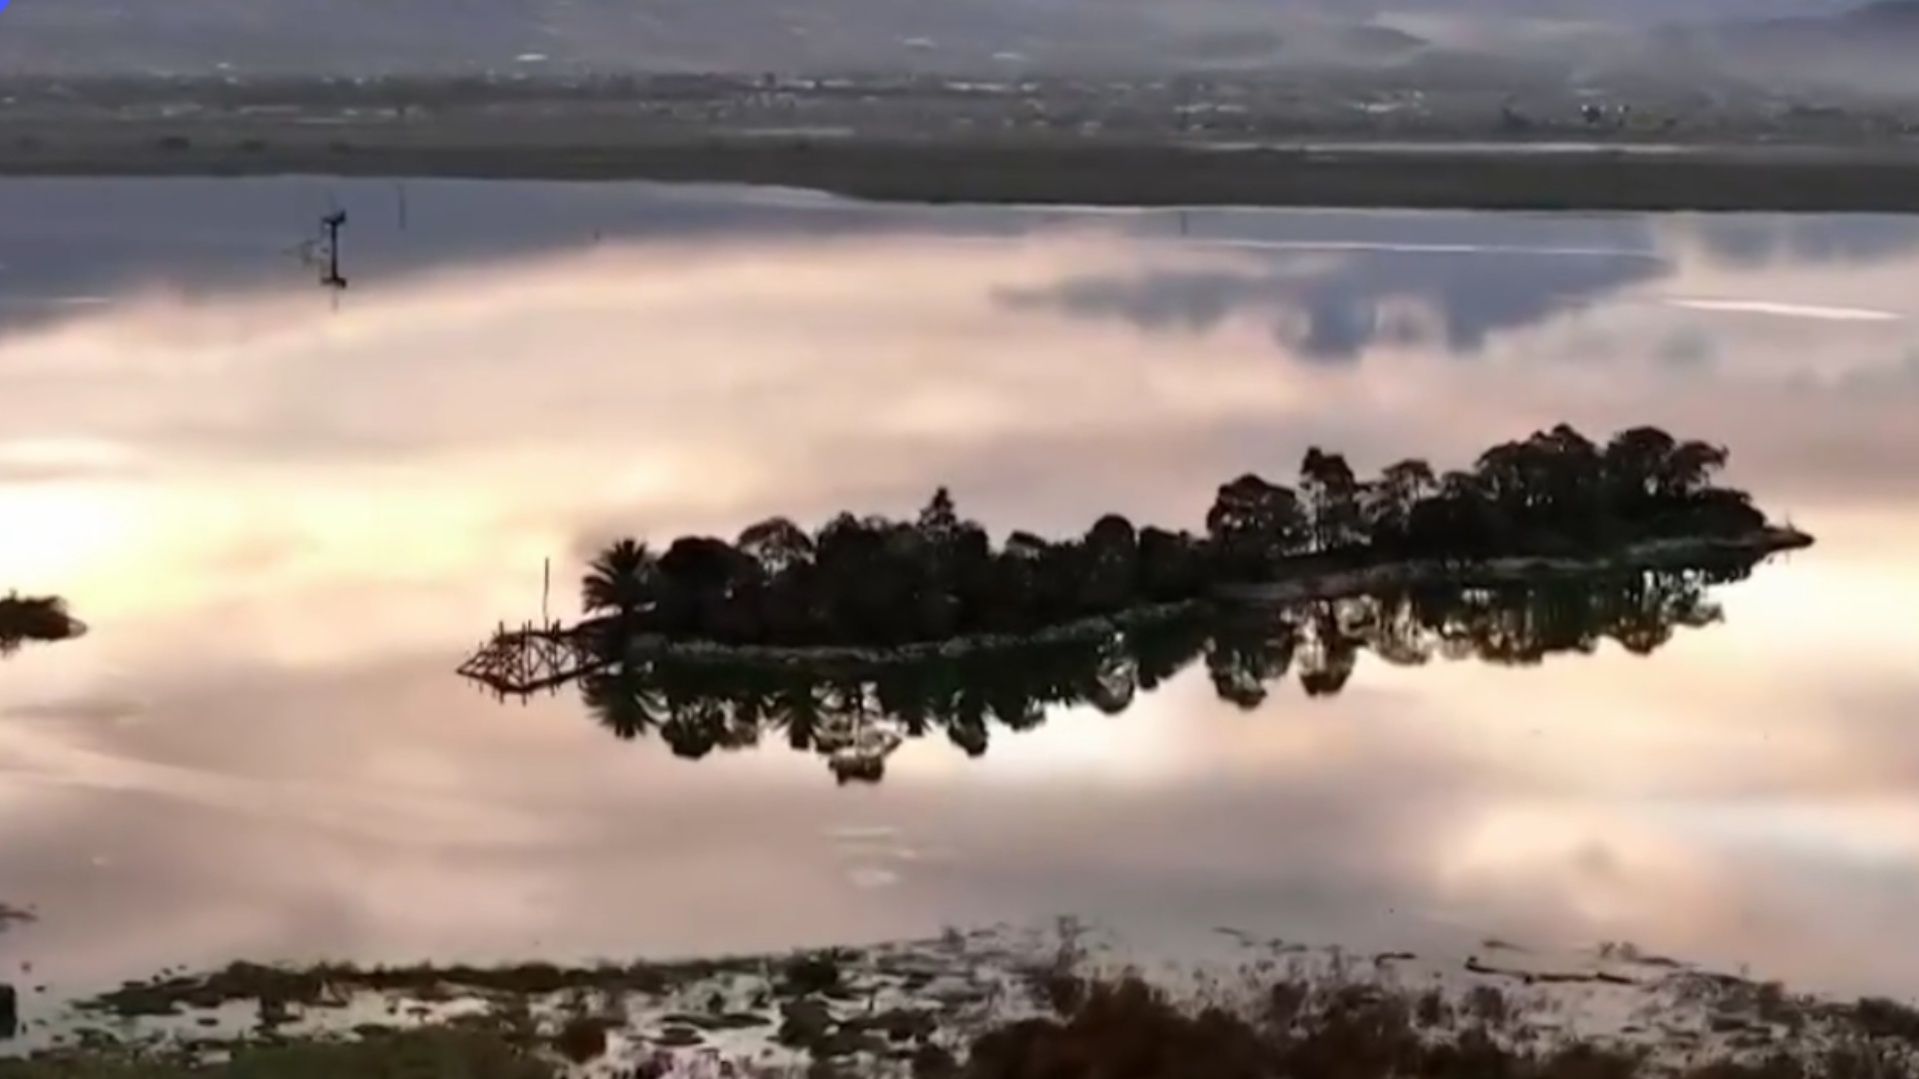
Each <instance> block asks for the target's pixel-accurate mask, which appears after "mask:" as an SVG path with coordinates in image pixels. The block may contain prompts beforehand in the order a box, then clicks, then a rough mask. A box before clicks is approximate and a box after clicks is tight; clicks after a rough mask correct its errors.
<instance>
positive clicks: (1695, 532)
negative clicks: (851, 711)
mask: <svg viewBox="0 0 1919 1079" xmlns="http://www.w3.org/2000/svg"><path fill="white" fill-rule="evenodd" d="M1725 464H1726V451H1725V450H1724V449H1722V448H1720V447H1717V446H1712V445H1709V444H1706V443H1703V442H1694V441H1684V442H1682V441H1680V440H1678V439H1675V438H1673V437H1672V436H1671V435H1669V434H1667V433H1665V432H1664V431H1660V430H1658V429H1656V428H1650V427H1640V428H1633V429H1631V430H1627V431H1623V432H1621V433H1620V434H1618V435H1616V436H1615V437H1614V438H1613V439H1612V440H1611V441H1610V442H1608V443H1607V444H1606V445H1605V446H1603V447H1602V446H1599V445H1596V444H1595V443H1593V442H1591V441H1590V440H1588V439H1587V438H1585V437H1584V436H1583V435H1581V434H1580V433H1579V432H1578V431H1575V430H1574V429H1572V428H1571V427H1569V426H1566V425H1564V424H1562V425H1560V426H1557V427H1554V428H1552V429H1551V430H1549V431H1541V432H1537V433H1535V434H1533V435H1532V436H1531V437H1529V438H1526V439H1524V440H1521V441H1516V442H1507V443H1503V444H1501V445H1498V446H1494V447H1492V448H1491V449H1488V450H1487V451H1486V452H1485V453H1483V454H1481V455H1480V457H1479V459H1478V460H1477V461H1476V462H1475V463H1474V465H1473V467H1472V468H1471V469H1470V470H1467V471H1457V472H1449V473H1446V474H1445V475H1444V476H1439V475H1437V474H1435V472H1434V470H1433V469H1432V467H1431V466H1430V465H1428V464H1426V463H1425V462H1424V461H1418V460H1408V461H1401V462H1398V463H1396V464H1393V465H1390V466H1388V467H1387V468H1386V469H1385V470H1384V471H1383V472H1381V473H1380V475H1379V476H1378V477H1377V478H1375V479H1361V478H1360V477H1359V475H1358V474H1357V473H1355V471H1354V470H1353V468H1352V466H1351V465H1350V464H1349V463H1348V462H1347V460H1346V458H1345V457H1343V456H1342V455H1340V454H1337V453H1329V452H1326V451H1323V450H1321V449H1320V448H1318V447H1314V448H1312V449H1311V450H1309V451H1308V452H1307V454H1306V455H1305V459H1304V460H1303V461H1302V462H1301V465H1300V476H1299V487H1298V489H1297V490H1295V489H1293V488H1289V487H1286V486H1283V485H1280V484H1276V483H1272V482H1270V481H1268V480H1266V479H1263V478H1261V477H1260V476H1257V475H1252V474H1248V475H1244V476H1241V477H1239V478H1238V479H1235V480H1232V481H1231V482H1229V483H1226V484H1224V485H1222V486H1221V487H1220V488H1219V490H1218V493H1217V496H1216V498H1215V500H1214V502H1213V505H1212V508H1211V510H1210V511H1209V512H1208V513H1207V515H1206V535H1205V536H1204V537H1196V536H1193V535H1190V534H1188V533H1184V532H1171V531H1167V530H1164V529H1159V528H1151V527H1149V528H1145V529H1136V528H1135V527H1134V525H1133V524H1132V522H1130V521H1128V520H1126V519H1125V518H1123V517H1119V516H1116V515H1108V516H1105V517H1102V518H1100V520H1099V521H1097V522H1096V523H1095V524H1094V525H1093V526H1092V528H1091V529H1089V530H1088V531H1087V532H1086V534H1085V535H1083V536H1079V537H1075V538H1071V539H1066V540H1059V541H1051V540H1047V539H1043V538H1041V537H1039V536H1034V535H1031V534H1029V533H1024V532H1016V533H1014V534H1012V535H1011V536H1010V537H1009V538H1008V539H1007V541H1006V542H1005V544H1004V545H1003V546H1001V547H1000V548H998V549H997V550H996V549H994V547H993V545H992V542H991V540H990V538H989V537H988V535H987V533H986V530H985V529H984V528H982V527H981V526H980V525H978V524H977V523H975V522H973V521H970V520H967V519H965V518H963V517H961V516H960V515H959V512H958V510H957V508H956V507H955V505H954V502H953V498H952V495H951V494H950V493H949V492H948V491H947V490H946V489H945V488H940V489H939V490H938V491H937V492H935V493H934V495H933V497H932V499H931V500H930V501H929V502H928V503H927V505H926V507H925V508H924V509H923V510H921V511H920V513H919V514H918V516H917V518H916V519H915V520H913V521H910V522H909V521H895V520H892V519H889V518H885V517H856V516H854V515H852V514H849V513H842V514H840V515H839V516H837V517H835V518H833V519H832V520H831V521H828V522H827V523H826V524H825V525H824V526H823V527H822V528H820V529H819V530H818V531H817V532H815V533H812V534H808V533H807V532H806V531H805V530H803V529H801V528H800V527H799V526H798V525H796V524H794V523H793V522H792V521H790V520H788V519H786V518H783V517H776V518H772V519H770V520H767V521H763V522H761V523H759V524H755V525H752V526H750V527H748V528H747V529H745V530H744V531H743V532H741V533H740V535H739V538H738V541H737V542H735V543H727V542H725V541H723V540H719V539H715V538H711V537H702V536H689V537H682V538H680V539H677V540H674V541H673V542H672V544H671V545H669V546H668V547H667V549H666V551H665V553H664V554H661V555H658V556H657V557H656V556H655V555H654V554H653V553H652V551H650V550H649V549H648V548H647V547H646V545H644V544H641V543H638V542H636V541H634V540H621V541H619V542H618V543H615V544H613V545H612V546H610V547H608V548H607V549H606V550H605V551H604V552H602V553H601V555H600V556H599V557H598V558H597V559H595V560H594V562H593V564H592V566H591V567H590V570H589V573H588V575H587V577H586V578H585V580H584V582H583V586H582V600H583V603H584V606H585V608H586V609H587V610H588V611H589V612H592V613H602V614H605V615H607V616H609V618H610V620H611V621H613V622H614V623H615V624H617V625H619V626H621V627H624V628H627V629H633V630H646V631H652V632H658V633H662V634H666V635H669V636H675V637H693V638H705V639H711V640H717V641H722V642H729V643H770V644H782V645H796V646H805V645H826V644H857V645H877V646H885V645H893V644H901V643H906V642H912V641H927V640H941V639H945V638H949V637H953V636H956V635H961V634H972V633H1010V634H1022V633H1029V632H1031V631H1033V630H1036V629H1039V628H1041V627H1044V626H1049V625H1055V624H1059V623H1062V622H1067V621H1071V620H1074V619H1078V618H1083V617H1087V616H1092V615H1101V614H1108V613H1112V612H1115V611H1119V610H1122V609H1125V608H1127V607H1131V606H1135V605H1138V604H1141V603H1145V602H1164V601H1176V600H1183V599H1190V598H1195V597H1198V596H1201V595H1204V594H1205V593H1206V592H1207V590H1208V589H1209V588H1210V587H1212V586H1213V585H1215V584H1218V583H1220V582H1223V581H1233V580H1267V579H1273V578H1275V577H1279V576H1284V575H1286V574H1288V573H1301V572H1312V571H1314V570H1316V569H1324V568H1327V567H1329V566H1341V565H1352V566H1361V565H1367V564H1371V563H1375V562H1382V561H1391V560H1402V559H1414V558H1416V559H1439V560H1462V561H1463V560H1472V559H1483V558H1489V557H1497V556H1501V555H1516V554H1537V555H1579V554H1594V553H1601V552H1604V551H1607V550H1610V549H1615V548H1617V547H1619V546H1620V545H1622V544H1626V543H1632V542H1638V541H1643V540H1649V539H1658V538H1664V537H1677V536H1686V537H1694V536H1727V535H1739V534H1744V533H1749V532H1751V531H1752V530H1754V529H1756V528H1758V527H1760V526H1762V525H1763V524H1764V523H1765V520H1764V517H1763V516H1762V515H1761V514H1760V513H1759V512H1758V511H1757V510H1755V509H1753V508H1752V506H1751V504H1750V502H1749V500H1748V498H1747V496H1746V495H1745V494H1744V493H1742V492H1738V491H1732V490H1726V489H1721V488H1718V487H1715V486H1713V483H1712V480H1713V477H1714V476H1715V474H1716V473H1717V472H1718V471H1719V470H1720V469H1721V468H1723V467H1724V466H1725Z"/></svg>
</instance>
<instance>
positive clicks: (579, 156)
mask: <svg viewBox="0 0 1919 1079" xmlns="http://www.w3.org/2000/svg"><path fill="white" fill-rule="evenodd" d="M287 174H318V175H339V176H392V177H458V178H474V179H553V180H606V181H612V180H662V181H689V182H725V183H748V184H767V185H779V186H786V187H797V188H810V189H816V190H821V191H828V192H833V193H837V194H841V195H846V196H852V197H857V198H865V199H874V200H886V201H912V202H935V203H937V202H971V203H1031V204H1082V205H1129V206H1167V205H1263V206H1328V207H1406V208H1426V209H1436V208H1455V209H1518V210H1569V209H1583V210H1648V211H1649V210H1710V211H1732V210H1773V211H1806V212H1811V211H1825V212H1830V211H1877V212H1919V147H1912V146H1906V145H1903V144H1899V143H1886V144H1862V145H1855V146H1825V147H1820V146H1782V145H1766V144H1742V145H1732V146H1720V147H1713V146H1688V147H1683V148H1681V150H1680V151H1677V152H1637V151H1636V150H1635V147H1634V146H1633V145H1632V144H1624V143H1622V144H1619V145H1616V146H1603V145H1602V146H1592V147H1581V146H1572V147H1565V146H1556V147H1541V146H1538V145H1534V144H1528V143H1524V142H1514V143H1512V144H1510V146H1501V145H1497V144H1495V145H1487V144H1483V143H1472V144H1463V143H1462V144H1457V145H1453V146H1449V145H1448V144H1445V143H1430V144H1409V143H1358V142H1355V143H1345V144H1341V143H1319V144H1312V145H1306V144H1298V145H1265V146H1259V145H1246V144H1224V143H1203V142H1199V143H1167V142H1159V143H1153V142H1127V141H1115V140H1099V139H1080V138H1073V137H1052V138H1017V139H1016V138H1007V139H993V138H979V139H939V140H931V139H919V140H915V139H906V138H868V137H848V138H807V137H795V136H778V137H750V136H744V135H738V134H716V135H711V136H707V135H700V134H694V133H677V134H668V133H662V132H657V131H654V132H640V131H634V130H630V129H623V128H622V127H621V126H620V125H617V124H610V123H595V122H591V121H584V120H581V121H572V120H565V119H559V120H556V121H555V122H553V123H551V124H546V125H535V124H532V123H530V122H527V121H524V120H511V121H504V122H502V123H499V124H496V125H491V126H479V125H475V124H472V123H460V124H448V125H434V124H425V125H418V126H409V127H399V126H394V125H382V124H373V123H361V124H351V123H347V124H338V125H328V126H295V125H288V126H272V125H265V124H255V125H250V126H235V125H223V124H217V123H210V122H205V121H202V122H200V123H197V124H187V125H181V124H174V123H167V122H164V121H157V120H138V121H132V120H130V121H127V122H123V123H112V124H106V123H88V124H82V125H75V126H73V127H70V128H62V129H49V128H39V127H36V128H31V129H29V128H24V127H20V126H19V125H14V124H0V175H6V176H257V175H287Z"/></svg>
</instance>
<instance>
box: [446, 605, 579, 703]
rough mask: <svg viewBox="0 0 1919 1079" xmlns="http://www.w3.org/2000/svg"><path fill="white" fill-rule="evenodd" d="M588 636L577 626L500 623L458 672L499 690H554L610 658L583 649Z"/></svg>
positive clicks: (523, 691) (514, 691) (517, 693)
mask: <svg viewBox="0 0 1919 1079" xmlns="http://www.w3.org/2000/svg"><path fill="white" fill-rule="evenodd" d="M586 638H587V635H586V634H584V633H582V632H580V628H579V627H577V626H572V627H566V626H558V625H553V626H545V627H538V626H534V625H533V624H531V623H528V624H526V625H525V626H522V627H521V628H519V629H512V630H510V629H507V628H506V627H505V626H501V627H500V628H499V629H498V630H497V631H495V632H494V634H493V636H492V637H491V638H490V639H488V640H487V641H486V642H484V643H483V644H481V645H480V647H479V648H478V649H476V650H475V651H474V653H473V655H471V656H469V657H468V658H467V660H466V662H464V663H462V664H460V666H459V673H460V674H461V675H463V676H464V677H467V678H471V679H473V680H474V681H476V682H479V683H481V684H482V685H485V686H487V687H489V688H491V689H493V690H495V691H497V692H499V693H501V694H514V695H519V696H525V695H526V694H529V693H537V692H539V691H540V690H543V689H553V688H555V687H557V686H562V685H565V684H566V683H568V682H571V681H573V680H574V679H576V678H579V677H580V676H581V675H586V674H591V673H593V672H594V671H596V670H599V669H600V668H601V667H604V666H606V665H607V663H608V662H609V661H608V660H607V659H606V657H604V656H601V655H598V654H596V653H595V652H594V651H593V649H591V648H588V647H586V645H585V644H584V643H583V642H584V641H585V640H586Z"/></svg>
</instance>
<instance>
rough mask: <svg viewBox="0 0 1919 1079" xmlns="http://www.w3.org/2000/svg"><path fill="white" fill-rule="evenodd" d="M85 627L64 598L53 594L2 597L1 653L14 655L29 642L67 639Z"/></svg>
mask: <svg viewBox="0 0 1919 1079" xmlns="http://www.w3.org/2000/svg"><path fill="white" fill-rule="evenodd" d="M85 629H86V627H85V626H83V625H82V624H81V623H80V622H79V621H78V620H77V619H75V618H74V617H73V616H72V615H69V614H68V613H67V604H66V601H65V600H62V599H59V598H56V597H52V596H37V597H36V596H22V595H20V594H19V593H17V592H9V593H7V594H6V595H5V596H0V656H4V655H11V654H12V653H14V652H16V651H18V650H19V648H20V646H21V645H22V644H25V643H26V642H28V641H64V640H66V639H67V638H69V637H77V636H79V635H80V634H81V633H82V632H84V631H85Z"/></svg>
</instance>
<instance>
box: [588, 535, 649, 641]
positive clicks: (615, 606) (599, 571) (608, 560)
mask: <svg viewBox="0 0 1919 1079" xmlns="http://www.w3.org/2000/svg"><path fill="white" fill-rule="evenodd" d="M658 567H659V561H658V559H656V558H655V557H654V556H653V552H652V551H650V550H648V549H647V547H646V544H644V543H640V542H638V541H637V540H632V539H623V540H619V541H617V542H615V543H613V544H612V545H611V546H609V547H607V548H606V550H604V551H601V552H600V554H599V556H598V557H597V558H595V559H593V561H592V562H591V563H590V564H588V566H587V573H586V576H585V577H584V578H582V579H581V581H580V606H581V607H583V608H584V609H585V610H586V613H588V614H592V613H594V612H596V611H617V612H618V613H619V616H620V621H622V622H631V621H632V620H633V615H634V614H635V613H636V612H638V611H639V610H640V609H641V608H642V607H645V606H646V605H647V604H649V603H651V602H652V600H653V586H654V582H655V580H656V579H657V577H658V575H659V569H658Z"/></svg>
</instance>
